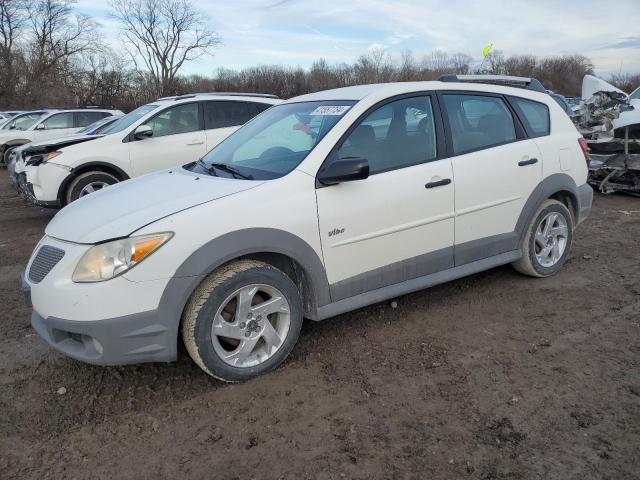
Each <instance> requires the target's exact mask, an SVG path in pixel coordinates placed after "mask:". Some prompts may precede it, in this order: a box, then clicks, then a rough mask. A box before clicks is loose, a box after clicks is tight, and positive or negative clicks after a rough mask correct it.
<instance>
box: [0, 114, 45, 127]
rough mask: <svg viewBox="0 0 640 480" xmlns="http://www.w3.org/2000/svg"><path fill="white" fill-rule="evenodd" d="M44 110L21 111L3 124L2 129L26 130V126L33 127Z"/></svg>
mask: <svg viewBox="0 0 640 480" xmlns="http://www.w3.org/2000/svg"><path fill="white" fill-rule="evenodd" d="M45 113H46V112H29V113H23V114H22V115H17V116H15V117H13V118H12V119H11V121H10V122H8V123H7V124H6V125H5V126H3V127H2V129H3V130H9V129H11V130H27V129H28V128H31V127H33V126H34V125H35V124H36V122H37V121H38V119H39V118H41V117H42V116H43V115H44V114H45Z"/></svg>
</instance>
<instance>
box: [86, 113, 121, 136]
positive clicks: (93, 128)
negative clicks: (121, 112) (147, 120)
mask: <svg viewBox="0 0 640 480" xmlns="http://www.w3.org/2000/svg"><path fill="white" fill-rule="evenodd" d="M117 118H118V117H116V118H114V117H113V116H111V117H105V118H101V119H100V120H97V121H95V122H93V123H92V124H90V125H87V126H86V127H84V128H83V129H82V130H80V131H79V132H78V133H81V134H84V135H91V134H95V135H97V134H99V133H102V132H103V131H104V130H106V129H107V128H109V127H110V126H111V124H112V123H113V122H115V121H116V119H117ZM120 118H122V117H120Z"/></svg>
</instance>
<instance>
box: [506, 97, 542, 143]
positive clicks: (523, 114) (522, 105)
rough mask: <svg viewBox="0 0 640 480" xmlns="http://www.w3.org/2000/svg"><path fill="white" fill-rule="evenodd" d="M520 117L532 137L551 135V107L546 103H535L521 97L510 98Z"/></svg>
mask: <svg viewBox="0 0 640 480" xmlns="http://www.w3.org/2000/svg"><path fill="white" fill-rule="evenodd" d="M509 100H510V101H511V103H512V105H513V106H514V108H515V109H516V112H518V116H519V117H520V119H521V120H522V121H523V123H524V128H525V130H526V131H527V134H528V135H529V136H530V137H542V136H544V135H549V133H550V131H551V125H550V121H549V107H547V106H546V105H545V104H544V103H540V102H534V101H533V100H526V99H524V98H519V97H509Z"/></svg>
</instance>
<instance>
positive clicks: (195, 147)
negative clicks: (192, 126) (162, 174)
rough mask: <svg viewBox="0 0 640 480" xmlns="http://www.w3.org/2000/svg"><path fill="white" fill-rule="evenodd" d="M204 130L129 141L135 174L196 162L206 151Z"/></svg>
mask: <svg viewBox="0 0 640 480" xmlns="http://www.w3.org/2000/svg"><path fill="white" fill-rule="evenodd" d="M205 140H206V139H205V135H204V132H203V131H202V130H199V131H196V132H189V133H181V134H177V135H165V136H162V137H151V138H146V139H144V140H139V141H133V142H129V144H128V145H129V157H130V159H131V168H132V170H133V173H134V175H136V176H138V175H144V174H145V173H149V172H153V171H155V170H161V169H163V168H169V167H173V166H175V165H184V164H186V163H189V162H195V161H196V160H198V159H199V158H201V157H202V156H204V154H205V153H206V145H205Z"/></svg>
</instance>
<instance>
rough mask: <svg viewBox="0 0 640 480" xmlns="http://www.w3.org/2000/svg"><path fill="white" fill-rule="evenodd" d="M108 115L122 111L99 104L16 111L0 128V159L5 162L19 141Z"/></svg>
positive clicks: (51, 135)
mask: <svg viewBox="0 0 640 480" xmlns="http://www.w3.org/2000/svg"><path fill="white" fill-rule="evenodd" d="M111 115H122V112H121V111H120V110H106V109H100V108H90V109H89V108H77V109H68V110H61V109H53V110H47V109H43V110H34V111H32V112H26V113H22V114H18V115H16V116H14V117H13V118H12V119H11V121H9V122H8V123H6V124H5V125H4V126H3V127H2V129H1V130H0V155H1V156H0V163H3V164H4V165H8V163H9V155H10V154H11V151H12V150H13V149H14V148H16V147H19V146H20V145H24V144H26V143H30V142H40V141H42V140H50V139H52V138H56V137H63V136H65V135H69V134H72V133H76V132H78V131H80V130H82V129H83V128H84V127H86V126H88V125H90V124H92V123H93V122H95V121H97V120H100V119H101V118H104V117H108V116H111Z"/></svg>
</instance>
